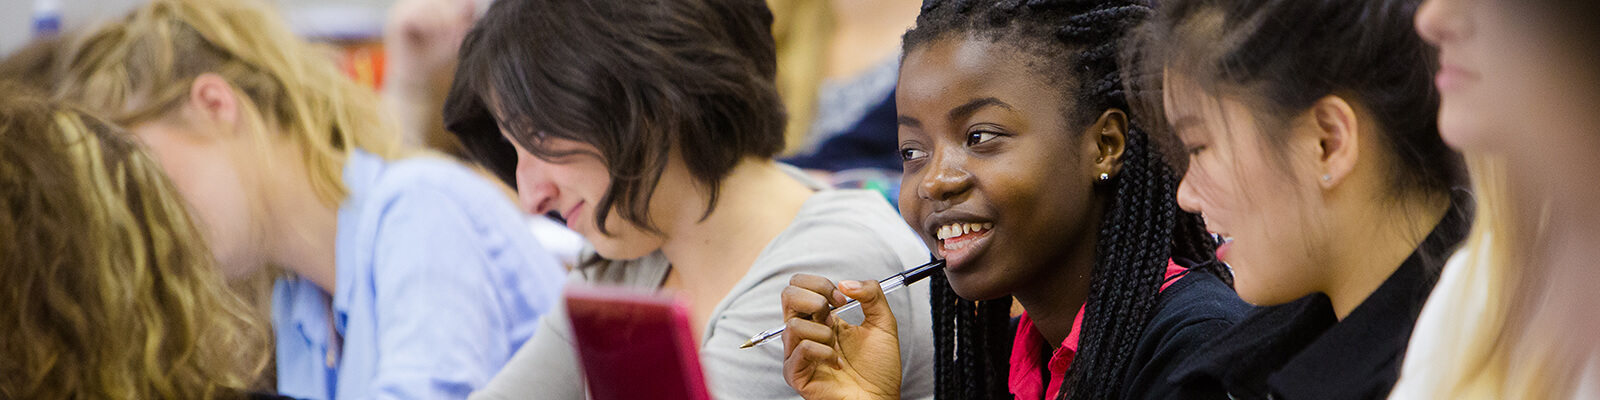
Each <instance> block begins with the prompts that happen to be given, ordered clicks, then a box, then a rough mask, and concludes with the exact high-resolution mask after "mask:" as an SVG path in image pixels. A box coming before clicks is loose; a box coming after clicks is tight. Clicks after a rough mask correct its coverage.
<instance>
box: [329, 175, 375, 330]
mask: <svg viewBox="0 0 1600 400" xmlns="http://www.w3.org/2000/svg"><path fill="white" fill-rule="evenodd" d="M385 167H386V163H385V162H384V159H383V158H381V157H378V156H377V155H374V154H372V153H368V152H366V151H365V150H361V149H352V150H350V151H349V152H348V153H347V155H346V157H345V162H344V168H343V170H342V173H341V178H342V180H343V183H344V187H345V190H346V193H347V194H346V196H345V198H344V200H343V201H341V202H340V204H339V213H338V218H339V220H338V228H336V229H338V233H337V234H336V235H335V239H334V240H335V243H334V263H335V267H334V276H335V278H334V287H335V290H334V292H333V295H332V296H331V300H332V301H333V307H332V308H333V310H334V318H333V328H334V329H335V330H336V331H338V332H340V333H341V334H343V333H344V329H345V322H346V320H347V319H348V316H347V315H346V314H345V310H348V309H350V303H351V302H352V301H353V300H354V296H355V285H356V282H357V281H359V280H361V279H360V276H359V275H358V272H359V271H360V270H361V269H360V268H356V267H357V266H358V265H359V264H360V263H361V260H358V259H357V256H359V255H360V254H358V252H352V251H348V250H349V249H353V248H355V244H356V243H355V242H356V236H357V235H356V234H357V232H356V231H357V228H358V225H357V223H358V222H359V221H360V220H361V213H362V207H361V205H362V204H363V202H364V200H366V198H367V197H368V195H369V194H370V193H371V192H372V190H373V187H374V186H377V184H378V180H379V178H380V177H381V176H382V173H383V170H384V169H385Z"/></svg>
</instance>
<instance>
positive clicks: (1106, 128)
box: [1088, 108, 1128, 180]
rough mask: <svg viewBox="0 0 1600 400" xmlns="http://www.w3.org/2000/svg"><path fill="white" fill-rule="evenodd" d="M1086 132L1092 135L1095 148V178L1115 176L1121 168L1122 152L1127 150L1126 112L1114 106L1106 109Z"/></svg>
mask: <svg viewBox="0 0 1600 400" xmlns="http://www.w3.org/2000/svg"><path fill="white" fill-rule="evenodd" d="M1088 134H1089V135H1092V137H1094V143H1095V149H1096V150H1097V151H1096V156H1095V159H1094V174H1095V176H1096V178H1095V179H1096V180H1099V179H1100V178H1099V177H1100V176H1105V177H1114V176H1117V172H1119V171H1121V170H1122V153H1123V152H1125V151H1127V150H1128V114H1127V113H1126V112H1123V111H1122V110H1118V109H1115V108H1113V109H1109V110H1106V112H1105V113H1103V114H1100V119H1099V120H1097V121H1095V123H1094V125H1090V126H1089V132H1088Z"/></svg>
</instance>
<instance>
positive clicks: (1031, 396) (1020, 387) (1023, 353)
mask: <svg viewBox="0 0 1600 400" xmlns="http://www.w3.org/2000/svg"><path fill="white" fill-rule="evenodd" d="M1188 271H1189V269H1187V268H1184V267H1181V266H1178V264H1176V263H1173V262H1171V261H1167V273H1166V283H1163V284H1161V290H1167V287H1168V286H1172V284H1173V283H1174V282H1177V281H1178V280H1177V279H1173V277H1176V276H1179V275H1183V274H1184V273H1185V272H1188ZM1082 328H1083V306H1079V307H1078V316H1077V317H1076V318H1073V319H1072V331H1070V332H1068V333H1067V338H1066V339H1065V340H1062V341H1061V347H1059V348H1056V351H1055V353H1054V354H1051V355H1050V362H1049V364H1047V368H1048V369H1049V370H1050V387H1048V388H1046V387H1044V386H1045V385H1044V375H1043V371H1041V370H1040V368H1039V364H1040V363H1039V359H1040V358H1041V357H1043V355H1042V354H1040V353H1041V352H1040V351H1039V350H1040V349H1043V348H1044V344H1045V341H1044V334H1042V333H1039V329H1038V328H1036V327H1034V326H1033V319H1030V318H1028V313H1026V312H1024V313H1022V318H1021V321H1020V322H1019V323H1018V324H1017V338H1016V340H1015V341H1013V342H1012V344H1011V374H1010V387H1011V394H1012V395H1013V396H1016V398H1017V399H1018V400H1038V399H1041V398H1044V399H1054V398H1056V396H1058V395H1059V394H1060V393H1061V383H1062V382H1063V381H1066V376H1067V367H1071V366H1072V358H1073V357H1074V356H1076V355H1078V334H1079V331H1080V330H1081V329H1082ZM1047 390H1048V391H1047ZM1046 394H1048V395H1049V397H1045V395H1046Z"/></svg>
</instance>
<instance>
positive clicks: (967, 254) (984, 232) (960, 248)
mask: <svg viewBox="0 0 1600 400" xmlns="http://www.w3.org/2000/svg"><path fill="white" fill-rule="evenodd" d="M930 222H931V224H930V227H929V228H928V231H929V236H933V238H934V239H936V243H935V246H934V247H935V248H934V251H935V252H936V253H938V255H939V257H940V258H943V259H944V260H945V265H946V266H945V269H946V270H948V271H959V270H961V269H962V268H963V267H964V266H965V265H966V264H968V263H970V262H971V260H973V259H976V258H977V257H978V256H979V255H981V254H982V253H983V250H984V249H986V248H987V247H988V244H989V237H990V236H991V234H992V233H993V232H994V229H995V224H994V223H993V222H989V221H988V220H986V219H984V218H979V217H977V216H973V215H946V216H937V217H930Z"/></svg>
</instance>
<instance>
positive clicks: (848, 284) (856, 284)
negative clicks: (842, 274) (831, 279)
mask: <svg viewBox="0 0 1600 400" xmlns="http://www.w3.org/2000/svg"><path fill="white" fill-rule="evenodd" d="M839 287H840V288H844V290H849V291H852V292H854V291H857V290H861V282H860V281H844V282H839Z"/></svg>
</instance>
